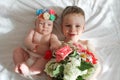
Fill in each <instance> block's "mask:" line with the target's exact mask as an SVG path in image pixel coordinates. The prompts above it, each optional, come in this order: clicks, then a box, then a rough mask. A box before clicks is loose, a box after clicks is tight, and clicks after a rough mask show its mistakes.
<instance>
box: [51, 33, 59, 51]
mask: <svg viewBox="0 0 120 80" xmlns="http://www.w3.org/2000/svg"><path fill="white" fill-rule="evenodd" d="M60 46H61V42H60V40H59V39H58V37H57V36H56V35H55V34H51V39H50V49H51V50H56V49H58V48H59V47H60Z"/></svg>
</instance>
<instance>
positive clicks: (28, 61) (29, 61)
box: [25, 49, 40, 66]
mask: <svg viewBox="0 0 120 80" xmlns="http://www.w3.org/2000/svg"><path fill="white" fill-rule="evenodd" d="M25 51H27V52H28V53H29V55H30V58H28V60H27V61H26V63H27V65H28V66H31V65H32V64H33V63H34V62H35V58H40V56H39V55H37V54H36V53H34V52H32V51H30V50H28V49H25Z"/></svg>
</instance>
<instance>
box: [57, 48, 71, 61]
mask: <svg viewBox="0 0 120 80" xmlns="http://www.w3.org/2000/svg"><path fill="white" fill-rule="evenodd" d="M71 52H72V49H71V48H70V47H69V46H64V47H62V48H60V49H58V50H57V51H56V53H55V54H56V61H57V62H60V61H61V60H64V59H65V58H66V57H67V56H68V55H69V54H70V53H71Z"/></svg>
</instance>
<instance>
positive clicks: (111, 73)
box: [0, 0, 120, 80]
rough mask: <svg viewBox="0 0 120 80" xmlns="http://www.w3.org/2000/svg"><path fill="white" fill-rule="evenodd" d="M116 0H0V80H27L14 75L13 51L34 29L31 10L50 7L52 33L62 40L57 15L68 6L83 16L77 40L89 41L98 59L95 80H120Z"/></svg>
mask: <svg viewBox="0 0 120 80" xmlns="http://www.w3.org/2000/svg"><path fill="white" fill-rule="evenodd" d="M119 4H120V0H4V1H3V0H0V80H27V79H25V78H24V77H22V76H20V75H18V74H16V73H15V72H14V64H13V59H12V56H13V50H14V48H15V47H17V46H22V45H23V41H24V38H25V36H26V34H27V32H28V31H29V30H30V29H31V28H33V27H34V20H35V16H36V15H35V10H36V9H40V8H53V9H55V10H56V12H57V14H58V21H56V22H55V27H54V31H53V32H54V33H55V34H57V36H58V37H59V39H61V40H62V38H63V36H62V33H61V30H60V24H59V23H60V22H59V18H60V14H61V12H62V10H63V9H64V8H65V7H66V6H69V5H76V6H79V7H81V8H82V9H83V10H84V11H85V14H86V26H85V32H84V33H83V36H82V37H81V39H88V40H90V41H91V42H92V43H93V44H94V46H95V48H96V52H97V54H98V55H99V56H100V58H101V60H102V65H103V70H102V73H101V74H100V75H99V76H98V79H97V80H120V77H119V74H120V61H119V60H120V15H119V11H120V5H119Z"/></svg>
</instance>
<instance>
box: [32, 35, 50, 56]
mask: <svg viewBox="0 0 120 80" xmlns="http://www.w3.org/2000/svg"><path fill="white" fill-rule="evenodd" d="M50 38H51V34H48V35H45V36H43V35H41V34H39V33H35V34H34V37H33V43H35V44H38V45H39V46H38V48H37V52H36V54H39V55H41V56H43V55H44V54H45V52H46V51H47V50H49V49H50Z"/></svg>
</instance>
